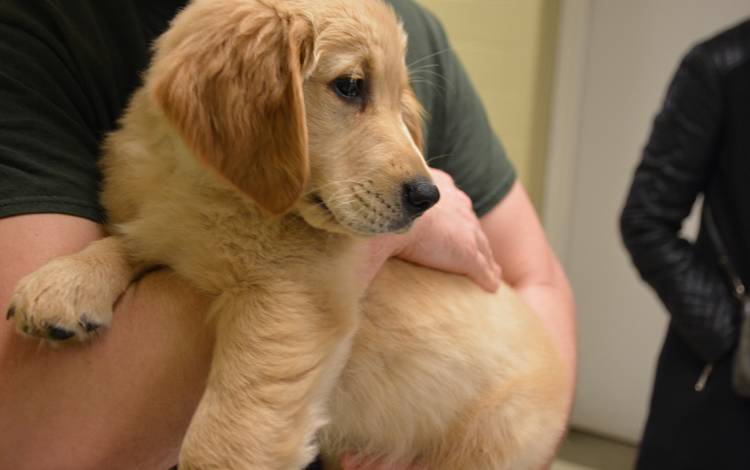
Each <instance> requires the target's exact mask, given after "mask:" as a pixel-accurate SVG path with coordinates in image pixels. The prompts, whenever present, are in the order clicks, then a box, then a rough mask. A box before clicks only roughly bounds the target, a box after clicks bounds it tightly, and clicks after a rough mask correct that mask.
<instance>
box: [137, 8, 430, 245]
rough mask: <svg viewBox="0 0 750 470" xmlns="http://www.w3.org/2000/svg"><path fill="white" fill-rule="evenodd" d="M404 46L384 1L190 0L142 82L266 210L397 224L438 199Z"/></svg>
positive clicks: (361, 227) (193, 143) (354, 226)
mask: <svg viewBox="0 0 750 470" xmlns="http://www.w3.org/2000/svg"><path fill="white" fill-rule="evenodd" d="M405 46H406V39H405V35H404V33H403V31H402V29H401V27H400V25H399V23H398V21H397V19H396V17H395V14H394V13H393V12H392V11H391V9H390V8H388V7H386V6H385V5H384V4H382V3H381V2H380V0H360V1H356V2H353V1H347V0H326V1H314V0H287V1H273V0H195V1H194V2H193V3H191V4H190V5H189V6H188V7H187V8H186V9H185V10H184V11H183V12H182V13H180V15H178V16H177V18H176V19H175V21H174V22H173V24H172V27H171V28H170V29H169V31H168V32H167V33H165V34H164V35H163V36H162V37H161V38H160V39H159V41H158V42H157V45H156V54H155V57H154V61H153V65H152V68H151V70H150V71H149V74H148V77H147V82H146V83H147V87H149V91H150V93H151V95H152V97H153V99H154V100H155V101H156V103H157V104H158V105H159V107H160V108H161V109H162V111H163V112H164V114H165V115H166V116H167V118H168V119H169V120H170V122H171V123H172V125H173V126H174V127H175V128H176V129H177V131H178V132H179V133H180V135H181V137H182V139H183V140H184V141H185V143H186V144H187V146H188V147H189V149H190V150H191V153H192V154H193V155H194V156H195V157H196V158H198V159H199V160H201V161H203V162H205V163H206V164H207V165H208V166H209V167H210V168H212V169H213V170H214V171H215V172H216V173H217V174H218V175H220V176H221V177H223V178H225V179H226V180H228V181H229V182H230V183H231V184H232V185H233V186H234V187H236V188H237V189H238V190H239V191H241V192H243V193H245V194H247V195H248V196H250V197H251V198H252V199H253V200H254V201H255V202H256V203H257V204H258V205H259V206H260V207H262V208H263V209H265V210H266V211H268V212H269V213H271V214H283V213H285V212H288V211H290V210H296V211H298V212H299V213H300V214H301V215H302V217H304V218H305V220H307V222H308V223H310V224H311V225H313V226H316V227H319V228H322V229H326V230H330V231H337V232H344V233H354V234H362V235H369V234H376V233H384V232H389V231H400V230H404V229H406V228H408V227H409V226H410V224H411V222H412V221H413V219H414V218H415V217H417V216H418V215H420V214H421V213H422V212H424V211H425V210H426V209H427V208H429V207H430V206H432V205H433V204H434V203H435V202H436V201H437V198H438V197H439V194H438V192H437V188H436V187H435V186H434V185H433V184H432V182H431V179H430V175H429V172H428V170H427V167H426V165H425V163H424V159H423V158H422V154H421V151H420V148H421V145H422V142H421V116H420V113H421V109H420V106H419V104H418V103H417V101H416V98H415V97H414V95H413V93H412V91H411V89H410V88H409V85H408V74H407V71H406V65H405V60H404V58H405Z"/></svg>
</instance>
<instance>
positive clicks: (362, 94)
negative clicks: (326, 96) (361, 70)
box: [331, 76, 367, 103]
mask: <svg viewBox="0 0 750 470" xmlns="http://www.w3.org/2000/svg"><path fill="white" fill-rule="evenodd" d="M331 88H333V91H335V92H336V94H337V95H339V97H340V98H342V99H344V100H346V101H353V102H355V103H361V102H363V101H364V100H365V98H366V95H367V90H366V89H365V81H364V80H363V79H361V78H354V77H352V76H344V77H339V78H337V79H336V80H334V81H333V82H331Z"/></svg>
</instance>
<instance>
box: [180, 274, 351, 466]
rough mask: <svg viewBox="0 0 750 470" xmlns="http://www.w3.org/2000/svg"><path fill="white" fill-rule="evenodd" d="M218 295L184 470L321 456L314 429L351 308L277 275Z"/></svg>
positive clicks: (321, 418) (344, 344)
mask: <svg viewBox="0 0 750 470" xmlns="http://www.w3.org/2000/svg"><path fill="white" fill-rule="evenodd" d="M243 290H244V292H238V291H236V290H235V291H234V292H225V293H223V294H222V295H220V296H219V297H218V298H217V299H216V300H215V301H214V303H213V304H212V314H213V315H214V316H215V319H216V321H217V332H216V346H215V350H214V357H213V363H212V367H211V374H210V376H209V379H208V384H207V387H206V391H205V393H204V396H203V398H202V400H201V403H200V405H199V406H198V409H197V411H196V413H195V415H194V416H193V420H192V422H191V424H190V427H189V429H188V432H187V435H186V437H185V440H184V441H183V447H182V450H181V452H180V465H179V468H180V470H219V469H221V470H245V469H253V470H293V469H299V468H303V467H304V466H305V465H306V464H307V463H309V462H310V461H311V460H312V459H313V458H314V456H315V452H316V446H315V444H314V442H313V440H314V434H315V431H316V430H317V429H318V428H319V427H320V426H322V425H323V424H324V422H325V419H326V416H325V410H324V403H325V400H326V398H327V397H328V395H329V392H330V390H331V388H332V386H333V383H334V381H335V380H336V378H337V377H338V374H339V373H340V371H341V368H342V367H343V363H344V361H345V360H346V355H347V353H348V351H349V346H350V343H351V338H352V336H353V331H354V324H355V322H354V308H353V304H352V308H351V310H349V309H348V308H347V307H344V306H342V305H340V304H339V305H333V304H332V303H329V302H324V301H321V299H320V298H318V299H316V298H313V297H312V296H309V295H299V292H295V291H298V289H295V288H294V286H288V285H287V286H285V285H283V282H277V283H275V284H274V286H273V291H274V292H270V291H268V290H267V289H265V288H252V287H251V288H246V289H243Z"/></svg>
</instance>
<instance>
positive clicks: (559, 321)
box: [480, 182, 576, 400]
mask: <svg viewBox="0 0 750 470" xmlns="http://www.w3.org/2000/svg"><path fill="white" fill-rule="evenodd" d="M480 223H481V225H482V228H483V229H484V232H485V233H486V234H487V238H488V239H489V242H490V246H491V247H492V252H493V253H494V256H495V260H496V261H497V262H498V263H499V264H500V266H502V267H503V280H504V281H505V282H507V283H508V284H510V285H511V286H512V287H513V288H515V289H516V291H518V293H519V294H520V295H521V297H522V298H523V299H524V300H525V301H526V302H527V303H528V304H529V305H530V306H531V307H532V308H533V309H534V310H535V311H536V312H537V313H538V314H539V316H540V318H541V319H542V321H543V323H544V325H545V326H546V327H547V330H548V331H549V333H550V335H551V336H552V338H553V339H554V342H555V345H556V346H557V348H558V350H559V352H560V354H561V355H562V358H563V360H564V361H565V363H566V365H567V367H568V371H567V372H568V373H569V379H570V380H569V388H568V390H566V394H567V395H568V398H569V400H572V398H573V385H574V379H575V367H576V328H575V304H574V300H573V294H572V292H571V290H570V285H569V284H568V279H567V277H566V276H565V273H564V272H563V270H562V268H561V266H560V263H559V262H558V260H557V258H556V257H555V254H554V253H553V252H552V249H551V248H550V246H549V244H548V243H547V239H546V237H545V235H544V231H543V230H542V226H541V224H540V223H539V219H538V218H537V215H536V212H535V211H534V207H533V206H532V205H531V201H529V198H528V196H527V195H526V191H525V190H524V189H523V186H521V184H520V183H518V182H516V183H515V184H514V186H513V187H512V188H511V190H510V192H509V193H508V194H507V195H506V196H505V198H504V199H503V200H502V201H500V203H499V204H498V205H497V206H495V207H494V208H493V209H492V210H490V212H488V213H487V214H486V215H484V217H482V219H481V221H480Z"/></svg>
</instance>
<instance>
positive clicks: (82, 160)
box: [0, 0, 515, 222]
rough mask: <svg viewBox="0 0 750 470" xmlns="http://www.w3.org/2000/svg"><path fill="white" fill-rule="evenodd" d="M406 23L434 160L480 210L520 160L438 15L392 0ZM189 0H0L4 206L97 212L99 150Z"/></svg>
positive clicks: (0, 211)
mask: <svg viewBox="0 0 750 470" xmlns="http://www.w3.org/2000/svg"><path fill="white" fill-rule="evenodd" d="M391 3H392V4H393V6H394V7H395V9H396V11H397V12H398V14H399V15H400V16H401V18H402V20H403V22H404V26H405V29H406V31H407V33H408V35H409V51H408V57H407V63H408V64H411V68H413V70H415V72H414V77H413V78H414V80H413V86H414V89H415V91H416V93H417V97H418V98H419V100H420V101H421V103H422V105H423V106H424V107H425V109H426V111H427V113H428V116H427V122H426V127H425V131H426V132H425V142H426V152H425V155H426V156H427V159H428V162H430V164H431V166H434V167H437V168H440V169H443V170H445V171H447V172H448V173H450V174H451V175H452V176H453V178H454V179H455V181H456V183H457V184H458V186H459V187H460V188H461V189H463V190H464V191H465V192H466V193H467V194H468V195H469V196H470V197H471V199H472V201H473V202H474V209H475V211H476V212H477V213H478V214H479V215H483V214H484V213H486V212H487V211H489V210H490V209H491V208H492V207H494V206H495V204H497V203H498V202H499V201H500V200H501V199H502V198H503V196H504V195H505V194H506V193H507V191H508V190H509V189H510V187H511V185H512V183H513V181H514V180H515V172H514V170H513V167H512V166H511V164H510V162H509V161H508V159H507V158H506V156H505V153H504V152H503V149H502V147H501V145H500V142H499V141H498V139H497V138H496V137H495V135H494V133H493V132H492V130H491V129H490V126H489V123H488V120H487V116H486V114H485V111H484V109H483V107H482V105H481V103H480V101H479V98H478V97H477V94H476V92H475V91H474V88H473V87H472V85H471V83H470V81H469V78H468V76H467V75H466V72H465V71H464V69H463V68H462V66H461V64H460V63H459V61H458V59H457V58H456V56H455V54H454V53H453V51H452V50H451V48H450V45H449V43H448V40H447V38H446V36H445V33H444V31H443V29H442V27H441V26H440V24H439V23H438V21H437V20H436V19H435V18H434V17H433V16H431V15H430V14H429V13H427V12H426V11H425V10H424V9H422V8H421V7H418V6H417V5H416V4H414V3H413V2H412V1H411V0H393V1H391ZM184 4H185V1H184V0H131V1H101V0H6V1H3V2H0V217H7V216H11V215H18V214H28V213H43V212H53V213H63V214H71V215H76V216H80V217H85V218H88V219H92V220H95V221H97V222H101V221H103V220H104V214H103V211H102V209H101V207H100V206H99V204H98V197H97V195H98V188H99V172H98V171H97V167H96V160H97V156H98V154H99V143H100V141H101V139H102V137H103V136H104V135H105V134H106V133H107V132H108V131H110V130H112V129H113V128H114V127H115V124H116V121H117V119H118V117H119V116H120V114H121V112H122V110H123V108H124V107H125V105H126V104H127V100H128V97H129V96H130V94H131V93H132V92H133V90H134V89H135V88H136V87H137V86H138V85H139V84H140V72H141V71H142V70H144V69H145V68H146V67H147V65H148V61H149V58H150V49H149V46H150V44H151V42H152V41H153V39H154V38H155V37H156V36H157V35H159V34H160V33H161V32H162V31H164V29H165V28H166V27H167V25H168V23H169V20H170V19H171V18H172V17H173V16H174V15H175V13H176V12H177V10H178V9H179V8H180V7H181V6H183V5H184Z"/></svg>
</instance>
